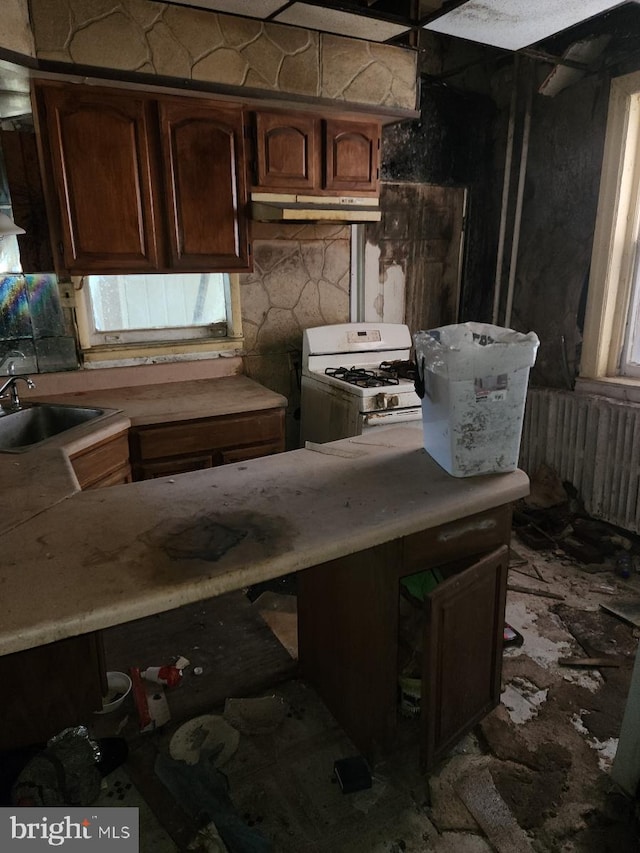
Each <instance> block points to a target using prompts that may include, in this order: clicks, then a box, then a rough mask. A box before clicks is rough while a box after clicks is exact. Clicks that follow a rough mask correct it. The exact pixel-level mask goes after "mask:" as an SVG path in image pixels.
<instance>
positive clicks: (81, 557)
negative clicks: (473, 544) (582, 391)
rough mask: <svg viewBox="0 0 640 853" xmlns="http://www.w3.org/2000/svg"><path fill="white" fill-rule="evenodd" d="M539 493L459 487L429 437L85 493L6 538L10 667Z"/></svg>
mask: <svg viewBox="0 0 640 853" xmlns="http://www.w3.org/2000/svg"><path fill="white" fill-rule="evenodd" d="M528 492H529V481H528V478H527V476H526V474H525V473H524V472H522V471H520V470H516V471H513V472H511V473H508V474H494V475H487V476H479V477H469V478H463V479H459V478H454V477H451V476H449V475H448V474H447V473H446V472H445V471H443V469H441V468H440V467H439V466H438V465H437V464H436V463H435V462H434V461H433V460H432V459H431V457H430V456H429V455H428V454H427V452H426V451H425V450H424V448H423V446H422V429H421V428H420V427H415V428H411V427H406V428H388V429H384V428H380V429H376V430H373V431H371V432H368V433H366V434H365V435H363V436H359V437H357V438H351V439H343V440H341V441H337V442H332V443H330V444H324V445H316V446H312V447H309V448H307V449H301V450H294V451H289V452H286V453H281V454H277V455H274V456H268V457H264V458H260V459H255V460H251V461H248V462H242V463H239V464H229V465H224V466H221V467H218V468H212V469H207V470H202V471H195V472H190V473H186V474H181V475H177V476H171V477H164V478H160V479H157V480H148V481H144V482H139V483H132V484H128V485H122V486H112V487H110V488H108V489H101V490H96V491H88V492H75V493H74V494H71V495H69V496H67V497H65V498H64V499H63V500H59V501H58V502H57V503H54V504H53V505H52V506H51V507H50V508H49V509H46V510H44V511H41V512H40V513H39V514H38V515H36V516H34V517H32V518H31V519H30V520H29V521H28V522H26V523H23V524H20V525H18V526H16V527H14V528H13V529H12V530H10V531H8V532H6V533H5V534H4V536H3V541H2V552H3V560H2V566H1V568H0V590H1V591H2V601H3V608H2V615H1V616H0V654H8V653H11V652H16V651H20V650H22V649H27V648H31V647H34V646H38V645H43V644H46V643H50V642H53V641H56V640H60V639H63V638H65V637H69V636H75V635H78V634H84V633H87V632H90V631H95V630H100V629H103V628H108V627H110V626H113V625H118V624H122V623H124V622H128V621H131V620H134V619H138V618H141V617H144V616H149V615H152V614H154V613H160V612H163V611H166V610H171V609H173V608H176V607H179V606H181V605H183V604H189V603H192V602H196V601H199V600H203V599H206V598H210V597H213V596H217V595H221V594H223V593H225V592H229V591H231V590H237V589H242V588H244V587H246V586H250V585H253V584H256V583H258V582H260V581H264V580H267V579H271V578H275V577H279V576H281V575H284V574H287V573H289V572H294V571H297V570H300V569H305V568H308V567H310V566H314V565H317V564H320V563H323V562H325V561H328V560H332V559H335V558H338V557H341V556H344V555H347V554H351V553H355V552H357V551H360V550H363V549H366V548H370V547H373V546H376V545H380V544H382V543H384V542H388V541H391V540H393V539H396V538H398V537H401V536H406V535H409V534H411V533H415V532H418V531H420V530H425V529H428V528H433V527H437V526H439V525H441V524H445V523H447V522H455V521H457V520H460V521H461V535H462V532H463V531H464V532H468V530H469V528H468V523H467V526H466V527H465V522H464V519H466V518H468V517H469V516H472V515H474V514H476V513H479V512H482V511H484V510H486V509H491V508H493V507H497V506H500V505H503V504H507V503H509V502H511V501H514V500H517V499H518V498H521V497H524V496H525V495H527V494H528Z"/></svg>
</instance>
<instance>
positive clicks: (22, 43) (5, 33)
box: [0, 0, 35, 56]
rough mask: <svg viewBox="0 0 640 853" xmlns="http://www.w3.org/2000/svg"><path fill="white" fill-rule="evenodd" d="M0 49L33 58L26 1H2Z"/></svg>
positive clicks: (31, 36)
mask: <svg viewBox="0 0 640 853" xmlns="http://www.w3.org/2000/svg"><path fill="white" fill-rule="evenodd" d="M1 14H2V17H1V19H0V47H4V48H7V49H8V50H15V51H16V53H23V54H25V55H26V56H35V47H34V44H33V35H32V33H31V27H30V26H29V4H28V0H2V13H1Z"/></svg>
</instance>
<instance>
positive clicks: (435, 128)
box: [382, 77, 496, 320]
mask: <svg viewBox="0 0 640 853" xmlns="http://www.w3.org/2000/svg"><path fill="white" fill-rule="evenodd" d="M420 110H421V117H420V119H419V120H415V121H411V122H403V123H401V124H397V125H391V126H390V127H388V128H386V129H385V132H384V136H383V149H382V154H383V156H382V162H383V167H382V179H383V180H384V181H390V182H401V181H407V182H415V183H425V184H436V185H439V186H463V187H466V188H467V190H468V197H467V205H468V207H467V223H468V226H467V229H466V234H465V246H464V262H463V275H462V295H461V307H460V316H459V319H460V320H471V319H474V320H486V319H487V315H486V312H487V310H488V306H489V301H488V298H487V296H488V291H487V287H486V283H487V282H492V281H493V272H492V271H491V263H492V262H493V258H494V257H495V249H494V246H495V233H496V229H495V217H491V216H487V215H486V213H487V208H488V207H489V206H490V204H491V168H492V161H493V155H492V135H493V134H492V124H493V121H494V120H495V114H496V108H495V105H494V103H493V101H492V100H491V99H490V98H489V97H486V96H483V95H479V94H477V93H475V92H465V91H462V90H460V89H457V88H455V87H453V86H449V85H446V84H445V83H442V82H439V81H438V80H436V79H434V78H427V77H424V78H423V79H422V85H421V95H420Z"/></svg>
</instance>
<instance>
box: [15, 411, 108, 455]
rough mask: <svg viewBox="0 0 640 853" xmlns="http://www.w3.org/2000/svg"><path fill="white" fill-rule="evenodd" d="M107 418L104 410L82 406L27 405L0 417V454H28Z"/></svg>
mask: <svg viewBox="0 0 640 853" xmlns="http://www.w3.org/2000/svg"><path fill="white" fill-rule="evenodd" d="M107 414H109V412H107V411H106V410H105V409H93V408H87V407H84V406H67V405H62V404H58V403H26V404H25V405H24V406H22V407H21V408H20V409H18V411H15V412H13V411H9V412H5V413H4V414H1V415H0V452H5V453H21V452H22V451H24V450H31V448H33V447H35V446H36V445H38V444H42V443H43V442H44V441H47V439H49V438H53V437H54V436H56V435H60V434H61V433H63V432H68V431H69V430H72V429H74V428H75V427H78V426H81V425H82V424H86V423H88V422H89V421H93V420H96V418H100V417H104V416H106V415H107Z"/></svg>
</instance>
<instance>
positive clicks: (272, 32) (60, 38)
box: [4, 0, 417, 109]
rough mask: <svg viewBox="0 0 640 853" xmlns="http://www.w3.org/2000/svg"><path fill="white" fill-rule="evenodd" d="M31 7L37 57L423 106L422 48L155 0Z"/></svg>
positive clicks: (70, 1)
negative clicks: (419, 51)
mask: <svg viewBox="0 0 640 853" xmlns="http://www.w3.org/2000/svg"><path fill="white" fill-rule="evenodd" d="M7 1H8V0H4V2H7ZM9 1H10V2H17V0H9ZM30 8H31V20H32V26H33V32H34V37H35V45H36V54H37V56H38V58H40V59H50V60H57V61H60V62H69V63H75V64H79V65H94V66H99V67H102V68H114V69H118V70H126V71H137V72H141V73H148V74H156V75H163V76H169V77H179V78H181V79H185V80H197V81H206V82H210V83H221V84H227V85H233V86H246V87H250V88H254V89H265V90H269V91H272V92H281V93H290V94H295V95H307V96H309V97H311V98H333V99H335V100H338V101H340V100H342V101H351V102H356V103H362V104H367V105H378V106H386V107H398V108H401V109H415V107H416V90H417V83H416V54H415V53H414V52H413V51H409V50H405V49H403V48H400V47H395V46H393V45H385V44H374V43H370V42H364V41H360V40H357V39H349V38H342V37H340V36H329V35H323V34H320V33H317V32H312V31H309V30H304V29H300V28H298V27H288V26H283V25H282V24H271V23H263V22H262V21H257V20H253V19H250V18H236V17H233V16H231V15H222V14H218V13H215V12H209V11H206V10H201V9H192V8H188V7H185V6H172V5H169V4H165V3H157V2H151V0H31V7H30Z"/></svg>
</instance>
